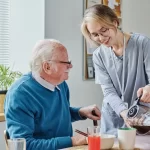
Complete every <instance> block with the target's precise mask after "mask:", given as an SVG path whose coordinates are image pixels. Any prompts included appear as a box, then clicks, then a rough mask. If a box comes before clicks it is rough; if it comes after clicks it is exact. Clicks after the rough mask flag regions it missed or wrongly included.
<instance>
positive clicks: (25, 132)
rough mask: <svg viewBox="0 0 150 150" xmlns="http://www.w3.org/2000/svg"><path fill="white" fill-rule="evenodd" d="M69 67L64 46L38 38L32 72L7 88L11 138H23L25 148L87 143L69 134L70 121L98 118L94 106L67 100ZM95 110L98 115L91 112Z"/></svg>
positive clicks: (35, 149) (49, 149)
mask: <svg viewBox="0 0 150 150" xmlns="http://www.w3.org/2000/svg"><path fill="white" fill-rule="evenodd" d="M71 68H72V64H71V61H70V60H69V58H68V54H67V50H66V48H65V47H64V46H63V45H62V44H61V43H60V42H59V41H56V40H52V39H47V40H42V41H39V42H38V43H37V44H36V45H35V47H34V49H33V54H32V59H31V72H30V73H28V74H26V75H24V76H22V77H21V78H20V79H19V80H18V81H16V82H15V83H14V84H13V85H12V87H11V88H10V89H9V91H8V92H7V95H6V100H5V117H6V124H7V132H8V133H9V136H10V138H25V139H26V143H27V150H56V149H61V148H66V147H70V146H76V145H83V144H86V139H85V137H84V136H81V135H75V136H72V124H71V123H72V122H73V121H77V120H82V119H85V118H90V119H93V120H99V119H100V111H99V109H98V107H97V106H96V105H92V106H88V107H81V108H75V107H71V106H70V103H69V88H68V86H67V83H66V82H65V80H67V79H68V74H69V70H70V69H71ZM92 110H95V113H96V114H97V116H93V115H92V113H91V112H92Z"/></svg>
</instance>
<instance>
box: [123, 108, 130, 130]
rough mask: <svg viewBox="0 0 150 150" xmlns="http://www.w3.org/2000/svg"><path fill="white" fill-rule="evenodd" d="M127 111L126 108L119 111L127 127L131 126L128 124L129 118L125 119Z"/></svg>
mask: <svg viewBox="0 0 150 150" xmlns="http://www.w3.org/2000/svg"><path fill="white" fill-rule="evenodd" d="M127 112H128V109H125V110H123V111H122V112H121V113H120V116H121V117H122V118H123V120H124V122H125V124H126V126H127V127H128V128H131V125H130V124H131V122H130V120H128V119H127Z"/></svg>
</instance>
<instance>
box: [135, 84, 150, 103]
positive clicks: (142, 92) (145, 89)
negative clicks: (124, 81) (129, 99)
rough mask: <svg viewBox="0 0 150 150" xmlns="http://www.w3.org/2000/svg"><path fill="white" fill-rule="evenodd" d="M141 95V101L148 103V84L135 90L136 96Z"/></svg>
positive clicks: (149, 95) (149, 90)
mask: <svg viewBox="0 0 150 150" xmlns="http://www.w3.org/2000/svg"><path fill="white" fill-rule="evenodd" d="M140 95H142V97H141V101H142V102H145V103H150V85H146V86H145V87H142V88H139V89H138V91H137V96H138V97H140Z"/></svg>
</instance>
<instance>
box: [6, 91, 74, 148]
mask: <svg viewBox="0 0 150 150" xmlns="http://www.w3.org/2000/svg"><path fill="white" fill-rule="evenodd" d="M10 99H11V101H10ZM26 99H27V98H26V97H25V96H24V95H23V94H21V93H17V92H15V93H10V94H8V95H7V97H6V100H5V116H6V118H7V130H8V133H9V134H10V138H21V137H24V138H25V139H26V143H27V150H57V149H61V148H64V147H71V146H72V141H71V137H69V136H66V137H56V138H51V139H35V138H34V136H33V133H34V128H35V126H34V124H35V122H34V114H35V113H36V112H34V111H35V108H34V105H32V104H30V103H28V102H27V101H26ZM29 105H31V107H28V106H29Z"/></svg>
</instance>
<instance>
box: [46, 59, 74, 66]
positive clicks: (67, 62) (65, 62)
mask: <svg viewBox="0 0 150 150" xmlns="http://www.w3.org/2000/svg"><path fill="white" fill-rule="evenodd" d="M48 61H54V62H57V63H62V64H69V65H71V60H69V61H59V60H48Z"/></svg>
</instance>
